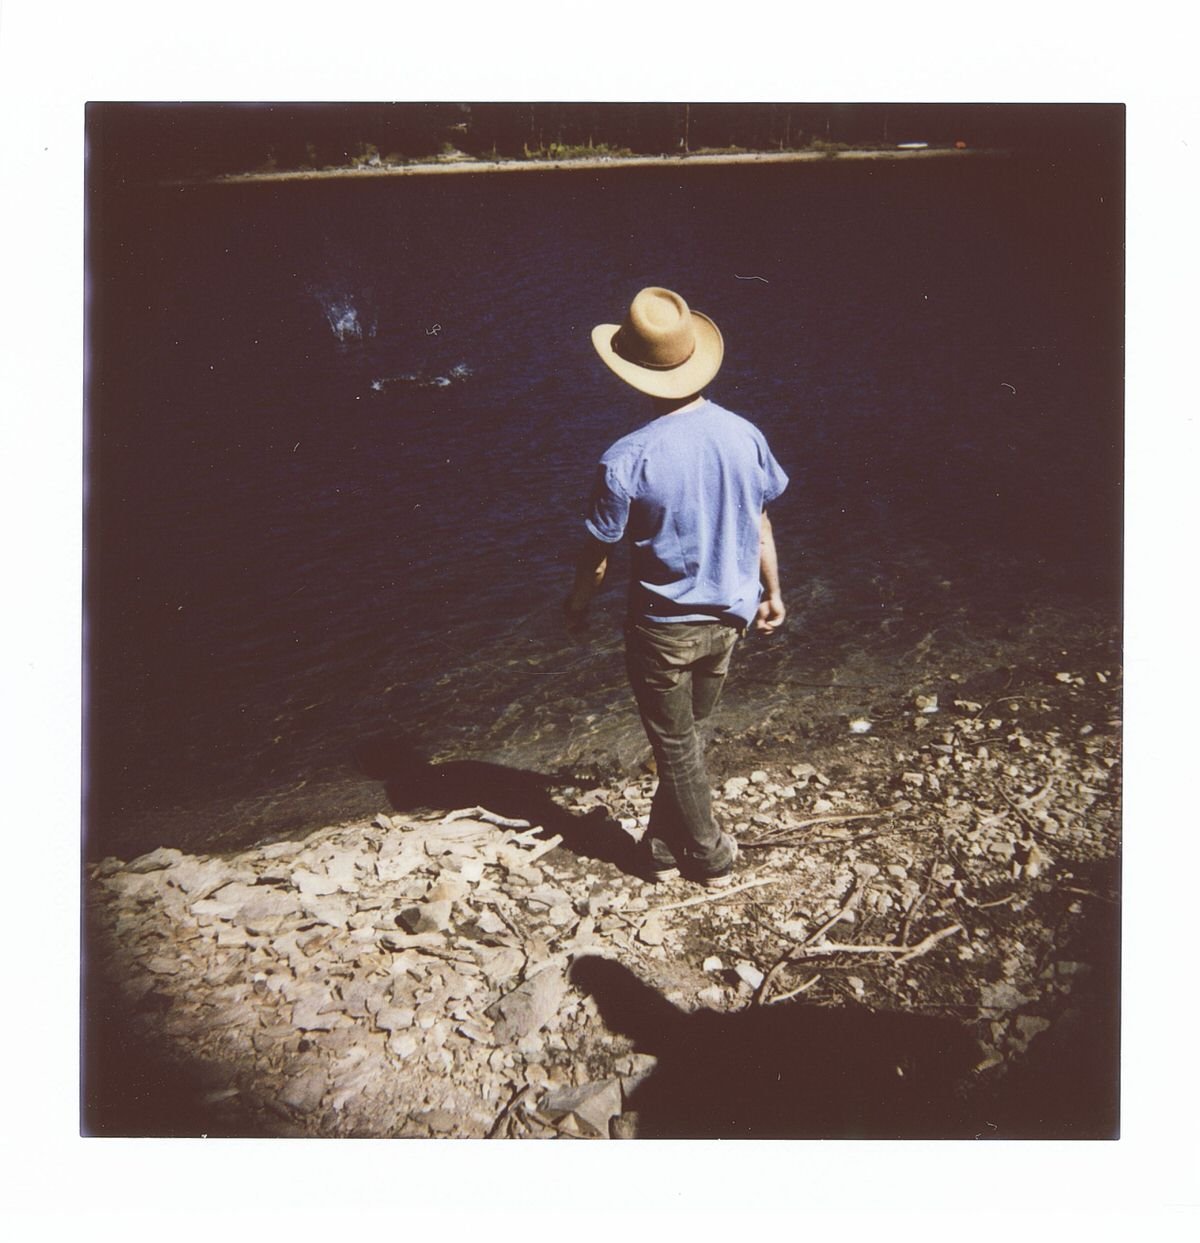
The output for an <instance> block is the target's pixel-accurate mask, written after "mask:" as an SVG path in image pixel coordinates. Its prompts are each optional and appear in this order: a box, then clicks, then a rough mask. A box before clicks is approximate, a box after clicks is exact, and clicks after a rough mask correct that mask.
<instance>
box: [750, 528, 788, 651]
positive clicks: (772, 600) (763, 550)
mask: <svg viewBox="0 0 1200 1243" xmlns="http://www.w3.org/2000/svg"><path fill="white" fill-rule="evenodd" d="M758 573H759V577H760V578H761V579H762V585H763V599H762V603H761V604H760V605H759V606H758V616H757V617H755V619H754V629H755V630H757V631H758V632H759V633H760V634H771V633H772V632H773V631H775V630H778V629H779V627H780V626H782V625H783V619H784V618H785V617H786V616H787V610H786V609H785V608H784V607H783V596H782V594H781V593H780V590H779V559H778V557H776V555H775V533H774V531H772V530H771V520H770V518H768V517H767V511H766V510H765V509H764V510H763V516H762V523H761V525H760V527H759V542H758Z"/></svg>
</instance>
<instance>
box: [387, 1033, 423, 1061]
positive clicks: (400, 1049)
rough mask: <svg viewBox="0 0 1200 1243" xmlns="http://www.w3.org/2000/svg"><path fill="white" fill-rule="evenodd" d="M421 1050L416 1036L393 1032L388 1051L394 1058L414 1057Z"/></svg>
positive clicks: (388, 1043)
mask: <svg viewBox="0 0 1200 1243" xmlns="http://www.w3.org/2000/svg"><path fill="white" fill-rule="evenodd" d="M419 1048H420V1045H419V1044H418V1042H417V1038H416V1037H415V1036H412V1035H410V1034H409V1033H408V1032H402V1033H399V1034H397V1033H396V1032H393V1033H392V1034H391V1035H390V1036H389V1037H388V1041H387V1051H388V1052H389V1053H391V1054H392V1055H393V1056H394V1057H412V1055H413V1054H414V1053H415V1052H416V1051H417V1049H419Z"/></svg>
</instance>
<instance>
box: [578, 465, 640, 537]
mask: <svg viewBox="0 0 1200 1243" xmlns="http://www.w3.org/2000/svg"><path fill="white" fill-rule="evenodd" d="M628 521H629V496H628V495H627V494H626V492H625V490H624V489H623V488H622V487H621V486H620V484H619V483H618V482H617V481H616V479H614V477H613V473H612V471H611V470H610V469H609V468H608V467H606V466H605V465H604V464H603V463H601V465H600V467H599V469H598V470H597V472H596V483H595V486H594V487H593V489H592V499H591V504H590V508H589V512H588V516H587V518H586V519H584V523H583V525H584V526H585V527H587V529H588V532H589V533H590V534H591V535H593V536H595V538H596V539H598V540H599V541H600V542H601V543H603V544H615V543H616V542H617V541H618V540H619V539H620V538H621V536H623V535H624V534H625V524H626V523H627V522H628Z"/></svg>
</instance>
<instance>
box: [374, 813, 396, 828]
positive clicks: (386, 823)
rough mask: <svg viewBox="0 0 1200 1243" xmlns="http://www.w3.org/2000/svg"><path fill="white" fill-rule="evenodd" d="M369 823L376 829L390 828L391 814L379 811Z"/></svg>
mask: <svg viewBox="0 0 1200 1243" xmlns="http://www.w3.org/2000/svg"><path fill="white" fill-rule="evenodd" d="M371 823H372V824H373V825H374V826H375V827H376V828H377V829H390V828H392V827H393V825H392V818H391V816H385V815H384V814H383V812H380V813H379V815H377V816H376V817H375V819H374V820H372V821H371Z"/></svg>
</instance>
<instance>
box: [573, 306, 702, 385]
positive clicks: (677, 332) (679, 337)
mask: <svg viewBox="0 0 1200 1243" xmlns="http://www.w3.org/2000/svg"><path fill="white" fill-rule="evenodd" d="M592 344H593V345H594V346H595V347H596V353H597V354H599V355H600V357H601V358H602V359H603V360H604V363H605V365H606V366H607V367H609V368H610V369H611V370H612V371H614V372H615V373H616V374H617V375H619V376H620V377H621V379H622V380H624V381H625V383H626V384H631V385H633V387H634V388H636V389H637V390H638V391H639V392H641V393H649V394H650V396H651V397H690V396H692V394H693V393H698V392H700V390H701V389H702V388H703V387H704V386H705V385H706V384H707V383H708V382H709V381H710V380H711V379H712V378H713V376H715V375H716V374H717V372H718V371H719V370H720V367H721V359H722V358H723V357H724V353H725V343H724V342H723V341H722V340H721V333H720V331H719V330H718V328H717V326H716V324H714V323H713V322H712V320H711V319H709V318H708V316H707V315H701V314H700V312H699V311H693V310H690V309H689V308H688V304H687V303H686V302H685V301H684V300H683V299H682V298H681V297H680V296H679V295H678V294H677V293H672V292H671V291H670V290H669V289H659V288H658V287H657V286H652V287H651V288H649V289H643V290H642V291H641V293H639V294H638V295H637V297H636V298H634V300H633V302H632V303H631V304H630V306H629V314H628V315H626V316H625V322H624V323H623V324H599V325H597V326H596V327H595V328H593V329H592Z"/></svg>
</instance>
